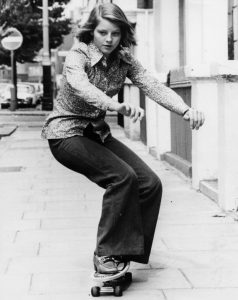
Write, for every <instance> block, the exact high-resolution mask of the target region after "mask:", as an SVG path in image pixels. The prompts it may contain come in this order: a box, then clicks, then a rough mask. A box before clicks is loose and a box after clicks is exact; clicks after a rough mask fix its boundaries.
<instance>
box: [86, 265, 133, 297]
mask: <svg viewBox="0 0 238 300" xmlns="http://www.w3.org/2000/svg"><path fill="white" fill-rule="evenodd" d="M129 267H130V264H129V263H128V264H127V265H126V266H125V267H124V268H123V270H121V271H120V272H118V273H116V274H112V275H110V274H109V275H105V274H99V273H97V272H94V273H93V275H92V279H93V281H94V282H95V286H93V287H92V288H91V295H92V296H93V297H99V296H100V295H101V294H108V293H110V294H113V295H114V296H116V297H120V296H122V295H123V291H124V290H125V289H127V288H128V287H129V285H130V283H131V282H132V274H131V273H130V272H127V271H128V269H129Z"/></svg>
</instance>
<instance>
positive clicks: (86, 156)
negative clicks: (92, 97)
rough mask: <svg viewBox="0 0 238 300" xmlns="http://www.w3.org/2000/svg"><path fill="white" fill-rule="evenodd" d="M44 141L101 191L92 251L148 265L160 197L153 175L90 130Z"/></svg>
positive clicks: (120, 147) (129, 154) (123, 150)
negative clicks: (94, 242)
mask: <svg viewBox="0 0 238 300" xmlns="http://www.w3.org/2000/svg"><path fill="white" fill-rule="evenodd" d="M49 145H50V149H51V152H52V154H53V156H54V157H55V158H56V160H58V161H59V162H60V163H61V164H62V165H64V166H65V167H67V168H69V169H71V170H74V171H76V172H78V173H81V174H83V175H85V176H86V177H87V178H89V179H90V180H91V181H93V182H95V183H96V184H98V185H99V186H100V187H102V188H104V189H105V193H104V196H103V203H102V212H101V217H100V220H99V225H98V231H97V246H96V250H95V253H96V254H97V255H99V256H102V255H120V256H124V257H125V258H127V259H128V260H131V261H136V262H140V263H148V260H149V256H150V252H151V247H152V242H153V238H154V232H155V227H156V223H157V219H158V214H159V208H160V202H161V196H162V185H161V182H160V179H159V178H158V177H157V175H156V174H155V173H154V172H153V171H152V170H151V169H150V168H149V167H148V166H147V165H146V164H145V163H144V162H143V161H142V160H141V159H140V158H139V157H138V156H137V155H136V154H135V153H134V152H133V151H132V150H130V149H129V148H127V147H126V146H125V145H124V144H123V143H121V142H120V141H118V140H117V139H115V138H114V137H112V135H111V134H110V135H109V136H108V137H107V138H106V139H105V141H104V143H102V142H101V140H100V138H99V136H98V135H97V134H95V133H94V132H93V131H92V130H90V129H89V130H86V131H85V135H84V136H73V137H69V138H64V139H51V140H49ZM98 200H99V201H100V199H98Z"/></svg>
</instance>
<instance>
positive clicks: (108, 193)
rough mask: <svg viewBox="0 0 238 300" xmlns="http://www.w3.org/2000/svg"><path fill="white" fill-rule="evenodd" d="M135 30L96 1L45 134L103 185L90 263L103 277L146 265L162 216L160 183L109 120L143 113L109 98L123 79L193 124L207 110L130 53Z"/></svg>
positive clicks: (75, 166) (67, 162)
mask: <svg viewBox="0 0 238 300" xmlns="http://www.w3.org/2000/svg"><path fill="white" fill-rule="evenodd" d="M135 44H136V42H135V37H134V31H133V27H132V26H131V24H130V22H129V21H128V20H127V18H126V16H125V14H124V12H123V11H122V10H121V9H120V8H119V7H118V6H117V5H115V4H112V3H107V4H102V5H98V6H96V7H95V8H94V9H93V10H92V11H91V13H90V15H89V18H88V20H87V21H86V23H85V24H84V25H83V26H82V27H81V28H80V31H79V33H78V35H77V43H75V45H74V46H73V47H72V49H71V50H70V51H69V52H68V55H67V57H66V60H65V65H64V70H63V78H62V83H61V89H60V92H59V95H58V97H57V99H56V103H55V107H54V110H53V112H52V113H51V114H50V115H49V117H48V118H47V120H46V122H45V125H44V127H43V131H42V136H43V137H44V138H46V139H48V141H49V146H50V149H51V151H52V154H53V155H54V157H55V158H56V160H58V161H59V162H60V163H61V164H62V165H64V166H65V167H67V168H69V169H71V170H73V171H76V172H78V173H80V174H83V175H85V176H87V178H89V179H90V180H91V181H93V182H95V183H96V184H98V185H99V186H100V187H102V188H104V189H105V193H104V196H103V205H102V212H101V217H100V220H99V224H98V230H97V244H96V249H95V252H94V257H93V263H94V267H95V269H96V271H97V272H98V273H101V274H115V273H118V272H119V270H118V265H119V264H120V262H129V261H135V262H139V263H144V264H146V263H148V261H149V257H150V252H151V247H152V242H153V237H154V232H155V227H156V223H157V219H158V214H159V208H160V202H161V196H162V185H161V181H160V179H159V178H158V176H157V175H156V174H155V173H154V172H153V171H152V170H151V169H150V168H149V167H148V166H147V165H146V164H145V163H144V162H143V161H142V160H141V159H140V158H139V157H138V156H137V155H136V154H135V153H134V152H133V151H132V150H130V149H128V148H127V147H126V146H125V145H124V144H122V143H121V142H120V141H118V140H117V139H115V138H114V137H113V136H112V134H111V131H110V128H109V125H108V124H107V123H106V122H105V120H104V118H105V115H106V112H107V111H115V112H117V113H120V114H122V115H124V116H126V117H130V118H132V120H133V121H134V122H136V121H140V120H141V119H142V118H143V116H144V111H143V109H142V108H140V107H138V106H134V105H132V104H129V103H118V102H115V101H112V99H111V98H112V97H113V96H114V95H116V94H117V93H118V92H119V90H120V89H121V88H122V86H123V83H124V82H125V79H126V78H129V79H130V80H131V81H132V83H133V84H134V85H136V86H137V87H138V88H140V89H141V90H142V91H143V92H144V93H145V95H146V96H148V97H149V98H150V99H152V100H153V101H155V102H156V103H158V104H159V105H162V106H163V107H164V108H166V109H168V110H170V111H172V112H175V113H177V114H178V115H180V116H181V117H183V118H184V119H185V120H189V121H190V125H191V128H192V129H199V127H200V126H202V124H203V122H204V115H203V113H202V112H199V111H197V110H194V109H191V108H190V107H188V106H187V105H186V104H185V103H184V101H183V100H182V98H181V97H180V96H178V95H177V94H176V93H175V92H173V91H172V90H171V89H169V88H167V87H166V86H164V85H163V84H161V83H160V82H159V81H158V80H157V79H156V78H154V77H153V76H152V75H150V73H149V72H148V71H147V70H145V69H144V68H143V66H142V65H141V63H140V62H139V61H138V60H137V59H136V58H135V57H134V56H133V55H132V54H131V52H130V46H132V45H135Z"/></svg>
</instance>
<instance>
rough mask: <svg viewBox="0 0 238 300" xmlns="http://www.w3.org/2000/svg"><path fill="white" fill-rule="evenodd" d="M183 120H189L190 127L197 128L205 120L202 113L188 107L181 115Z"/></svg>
mask: <svg viewBox="0 0 238 300" xmlns="http://www.w3.org/2000/svg"><path fill="white" fill-rule="evenodd" d="M183 118H184V120H186V121H189V122H190V128H191V129H196V130H198V129H199V128H200V127H201V126H202V125H203V123H204V121H205V116H204V113H203V112H201V111H198V110H195V109H193V108H190V109H189V110H188V111H187V112H186V113H185V114H184V116H183Z"/></svg>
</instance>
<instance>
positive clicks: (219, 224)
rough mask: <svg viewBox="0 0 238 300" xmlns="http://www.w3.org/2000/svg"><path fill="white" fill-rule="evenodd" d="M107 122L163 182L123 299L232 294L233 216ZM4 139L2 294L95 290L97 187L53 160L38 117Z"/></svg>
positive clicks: (41, 297) (27, 298)
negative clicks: (145, 256) (151, 235)
mask: <svg viewBox="0 0 238 300" xmlns="http://www.w3.org/2000/svg"><path fill="white" fill-rule="evenodd" d="M112 131H113V134H114V136H115V137H117V138H119V139H120V140H121V141H122V142H124V143H125V144H127V145H128V146H129V147H131V148H132V149H133V150H134V151H136V153H137V154H138V155H140V156H141V157H142V158H143V159H144V160H145V161H146V162H147V164H148V165H149V166H151V168H152V169H154V171H155V172H156V173H157V174H158V175H159V176H160V178H161V179H162V182H163V186H164V196H163V201H162V207H161V212H160V217H159V222H158V226H157V229H156V234H155V240H154V244H153V250H152V254H151V260H150V263H149V264H148V265H140V264H135V263H134V264H132V266H131V270H132V273H133V283H132V284H131V286H130V288H129V289H128V290H127V291H125V293H124V296H123V297H124V299H145V298H147V299H148V300H154V299H156V300H175V299H176V300H197V299H199V300H200V299H203V300H212V299H216V300H221V299H222V300H224V299H229V300H230V299H237V298H238V268H237V267H238V256H237V250H238V224H237V222H236V221H235V220H234V219H233V218H232V217H231V216H230V215H229V214H225V213H224V212H222V211H221V210H220V209H219V208H218V207H217V205H216V204H215V203H214V202H212V201H211V200H209V199H208V198H207V197H205V196H204V195H202V194H201V193H199V192H197V191H195V190H193V189H192V188H191V185H190V181H189V180H188V179H186V178H185V177H183V176H182V175H181V174H180V173H179V172H177V171H176V170H175V169H173V168H172V167H170V166H169V165H168V164H166V163H165V162H162V161H159V160H156V159H155V158H153V157H152V156H150V155H149V154H148V152H147V150H146V147H145V146H144V145H143V144H142V143H140V142H134V141H131V140H129V139H127V138H126V137H125V134H124V132H123V131H122V130H121V128H119V127H118V126H117V125H115V124H112ZM0 149H2V150H0V220H1V223H0V225H1V227H0V228H1V230H0V234H1V237H0V298H1V299H3V300H12V299H18V300H53V299H54V300H75V299H77V300H79V299H80V300H84V299H85V300H86V299H91V298H92V296H91V295H90V288H91V285H92V282H91V281H90V279H89V278H90V274H91V272H92V253H93V250H94V248H95V238H96V228H97V222H98V219H99V216H100V210H101V199H102V195H103V190H102V189H101V188H99V187H97V186H96V185H95V184H93V183H91V182H90V181H89V180H88V179H87V178H85V177H83V176H81V175H79V174H77V173H74V172H72V171H70V170H67V169H66V168H64V167H63V166H61V165H60V164H59V163H58V162H56V161H55V159H54V158H53V157H52V155H51V153H50V151H49V149H48V144H47V142H46V141H44V140H41V138H40V127H37V126H35V127H27V126H23V127H21V126H20V127H19V128H18V129H17V130H16V131H15V132H14V134H13V135H11V136H10V137H6V138H3V139H2V140H1V141H0ZM101 298H102V299H111V298H114V297H113V296H102V297H101Z"/></svg>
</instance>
